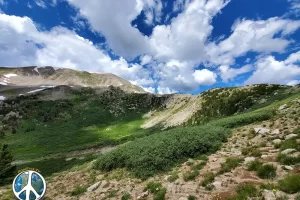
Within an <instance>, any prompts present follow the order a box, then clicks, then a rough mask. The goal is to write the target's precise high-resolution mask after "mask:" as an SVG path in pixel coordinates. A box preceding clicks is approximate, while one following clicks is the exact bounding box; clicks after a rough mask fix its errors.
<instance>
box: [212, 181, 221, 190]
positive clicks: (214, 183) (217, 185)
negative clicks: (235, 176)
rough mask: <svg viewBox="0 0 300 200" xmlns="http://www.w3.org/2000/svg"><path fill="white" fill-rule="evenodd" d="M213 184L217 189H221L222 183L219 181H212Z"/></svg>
mask: <svg viewBox="0 0 300 200" xmlns="http://www.w3.org/2000/svg"><path fill="white" fill-rule="evenodd" d="M212 185H213V186H214V187H215V188H216V189H220V188H221V187H222V183H221V182H219V181H215V182H213V183H212Z"/></svg>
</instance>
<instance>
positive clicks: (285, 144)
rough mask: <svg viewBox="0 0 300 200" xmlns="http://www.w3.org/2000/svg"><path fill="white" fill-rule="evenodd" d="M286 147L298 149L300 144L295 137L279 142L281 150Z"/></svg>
mask: <svg viewBox="0 0 300 200" xmlns="http://www.w3.org/2000/svg"><path fill="white" fill-rule="evenodd" d="M286 149H297V150H300V145H299V144H298V143H297V141H296V139H289V140H285V141H283V142H281V143H280V150H281V151H283V150H286Z"/></svg>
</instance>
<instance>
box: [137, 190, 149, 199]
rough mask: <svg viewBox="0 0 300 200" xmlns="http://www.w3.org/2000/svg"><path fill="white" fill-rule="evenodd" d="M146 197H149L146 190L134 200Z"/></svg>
mask: <svg viewBox="0 0 300 200" xmlns="http://www.w3.org/2000/svg"><path fill="white" fill-rule="evenodd" d="M147 196H149V191H148V190H147V191H146V192H143V193H142V194H140V195H139V196H137V198H136V199H143V198H146V197H147Z"/></svg>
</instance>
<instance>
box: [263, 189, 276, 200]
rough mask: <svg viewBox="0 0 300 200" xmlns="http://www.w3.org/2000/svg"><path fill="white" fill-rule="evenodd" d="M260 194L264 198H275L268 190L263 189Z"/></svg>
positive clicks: (269, 199)
mask: <svg viewBox="0 0 300 200" xmlns="http://www.w3.org/2000/svg"><path fill="white" fill-rule="evenodd" d="M262 195H263V197H264V200H276V196H275V194H274V193H273V192H272V191H270V190H264V191H263V192H262Z"/></svg>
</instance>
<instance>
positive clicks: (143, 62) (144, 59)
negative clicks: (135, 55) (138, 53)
mask: <svg viewBox="0 0 300 200" xmlns="http://www.w3.org/2000/svg"><path fill="white" fill-rule="evenodd" d="M151 60H152V57H151V56H149V55H144V56H142V57H141V65H147V64H149V63H150V62H151Z"/></svg>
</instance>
